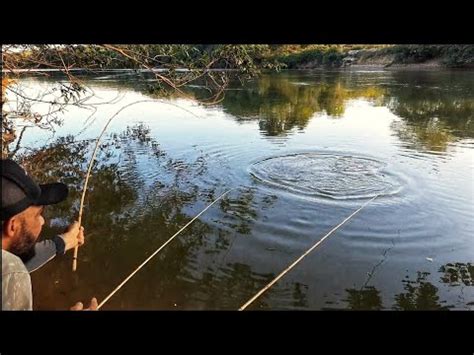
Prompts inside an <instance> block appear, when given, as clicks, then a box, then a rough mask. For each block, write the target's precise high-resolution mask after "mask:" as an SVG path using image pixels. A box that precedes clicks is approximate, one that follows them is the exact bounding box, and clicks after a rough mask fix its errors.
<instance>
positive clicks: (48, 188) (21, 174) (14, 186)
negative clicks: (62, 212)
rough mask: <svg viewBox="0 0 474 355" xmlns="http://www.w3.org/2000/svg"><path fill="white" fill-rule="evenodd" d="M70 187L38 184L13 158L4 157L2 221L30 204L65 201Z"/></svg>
mask: <svg viewBox="0 0 474 355" xmlns="http://www.w3.org/2000/svg"><path fill="white" fill-rule="evenodd" d="M67 195H68V188H67V186H66V185H65V184H62V183H59V182H58V183H52V184H42V185H38V184H37V183H36V182H35V181H34V180H33V179H32V178H31V177H29V176H28V174H27V173H26V171H25V170H24V169H23V168H22V167H21V166H20V165H18V164H17V163H15V162H14V161H13V160H11V159H2V213H1V218H2V221H5V220H7V219H9V218H10V217H13V216H14V215H16V214H18V213H20V212H22V211H24V210H26V209H27V208H28V207H30V206H44V205H52V204H55V203H58V202H61V201H64V200H65V199H66V197H67Z"/></svg>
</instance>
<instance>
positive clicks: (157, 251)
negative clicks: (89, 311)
mask: <svg viewBox="0 0 474 355" xmlns="http://www.w3.org/2000/svg"><path fill="white" fill-rule="evenodd" d="M234 189H235V188H232V189H230V190H227V191H226V192H224V193H223V194H221V195H220V196H219V197H218V198H216V199H215V200H214V201H212V203H211V204H210V205H208V206H207V207H206V208H205V209H203V210H202V211H201V212H200V213H199V214H198V215H197V216H196V217H194V218H193V219H192V220H190V221H189V222H188V223H186V225H185V226H184V227H182V228H181V229H180V230H179V231H178V232H176V233H175V234H174V235H173V236H172V237H171V238H169V239H168V240H167V241H166V242H165V243H163V244H162V245H161V246H160V247H159V248H158V249H157V250H156V251H155V252H154V253H153V254H151V255H150V256H149V257H148V258H147V259H146V260H145V261H144V262H143V263H141V264H140V265H139V266H138V267H137V268H136V269H135V270H134V271H133V272H132V273H131V274H130V275H128V276H127V277H126V278H125V280H123V281H122V282H121V283H120V284H119V285H118V286H117V287H116V288H115V289H114V290H113V291H112V292H111V293H110V294H109V295H108V296H107V297H105V298H104V300H103V301H102V302H100V304H99V305H98V306H97V310H99V309H100V308H101V307H102V306H103V305H104V304H105V303H106V302H107V301H108V300H109V299H110V298H111V297H112V296H113V295H114V294H115V293H116V292H117V291H118V290H120V289H121V288H122V286H123V285H125V284H126V283H127V282H128V280H130V279H131V278H132V277H133V275H135V274H136V273H137V272H138V271H139V270H140V269H141V268H142V267H144V266H145V265H146V264H147V263H148V262H149V261H150V260H151V259H152V258H153V257H154V256H155V255H156V254H158V253H159V252H160V251H161V250H162V249H163V248H164V247H165V246H167V245H168V244H169V243H171V241H172V240H173V239H174V238H175V237H177V236H178V234H180V233H181V232H182V231H183V230H185V229H186V228H187V227H188V226H189V225H190V224H191V223H193V222H194V221H195V220H196V219H197V218H198V217H199V216H200V215H202V214H203V213H204V212H206V211H207V209H208V208H210V207H211V206H212V205H213V204H215V203H216V202H217V201H219V200H220V199H221V198H222V197H224V196H225V195H226V194H228V193H229V192H230V191H232V190H234Z"/></svg>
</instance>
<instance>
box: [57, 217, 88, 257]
mask: <svg viewBox="0 0 474 355" xmlns="http://www.w3.org/2000/svg"><path fill="white" fill-rule="evenodd" d="M60 237H61V238H63V240H64V244H65V248H64V251H65V252H66V251H68V250H70V249H73V248H75V247H76V245H77V246H81V245H82V244H84V227H81V226H79V222H77V221H75V222H74V223H73V224H71V225H70V226H69V227H67V229H66V231H65V232H64V233H63V234H60Z"/></svg>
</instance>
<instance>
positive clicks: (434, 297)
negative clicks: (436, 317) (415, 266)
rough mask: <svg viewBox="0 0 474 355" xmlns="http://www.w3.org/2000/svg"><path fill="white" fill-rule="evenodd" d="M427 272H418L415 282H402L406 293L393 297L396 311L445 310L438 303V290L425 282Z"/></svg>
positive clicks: (445, 308) (444, 307)
mask: <svg viewBox="0 0 474 355" xmlns="http://www.w3.org/2000/svg"><path fill="white" fill-rule="evenodd" d="M429 274H430V273H429V272H418V273H417V277H416V280H414V281H413V280H409V279H408V280H403V281H402V282H403V284H404V287H403V288H404V289H405V290H406V291H407V292H404V293H399V294H397V295H395V305H394V306H393V308H394V309H396V310H403V311H413V310H447V309H448V307H446V306H443V305H441V303H440V302H439V296H438V288H437V287H435V286H434V285H433V284H431V283H430V282H428V281H426V278H427V276H428V275H429Z"/></svg>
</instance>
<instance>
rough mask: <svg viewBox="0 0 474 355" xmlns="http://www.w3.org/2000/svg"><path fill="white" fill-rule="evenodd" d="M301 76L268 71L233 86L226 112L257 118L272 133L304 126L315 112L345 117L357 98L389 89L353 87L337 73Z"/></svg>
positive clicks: (377, 95) (376, 95)
mask: <svg viewBox="0 0 474 355" xmlns="http://www.w3.org/2000/svg"><path fill="white" fill-rule="evenodd" d="M297 79H298V78H293V77H291V76H290V77H285V76H283V77H282V76H275V75H273V76H272V75H267V76H264V77H262V78H261V79H259V80H258V81H256V82H255V83H254V84H253V85H252V84H249V85H247V86H246V87H245V89H244V90H229V91H228V92H227V93H226V96H225V98H224V101H223V102H222V106H223V108H224V111H225V112H228V113H230V114H232V115H233V116H235V117H236V119H237V120H241V121H246V120H249V119H257V120H258V122H259V126H260V129H261V131H262V132H263V133H264V134H266V135H268V136H278V135H285V134H287V133H288V132H290V131H291V130H293V129H294V128H297V129H299V130H303V129H304V128H305V127H306V125H307V124H308V122H309V121H310V119H311V118H312V117H313V116H315V114H327V115H329V116H331V117H333V118H337V117H341V116H342V115H343V114H344V111H345V105H346V102H347V101H348V100H350V99H353V98H366V99H369V100H372V99H373V100H377V99H380V98H381V97H383V95H384V92H385V89H384V88H378V87H376V86H369V87H362V88H350V87H347V86H346V85H345V84H344V83H343V82H342V81H340V80H337V77H335V78H330V79H329V80H322V81H318V80H314V79H313V80H312V81H310V83H308V84H306V83H299V82H295V80H297Z"/></svg>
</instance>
